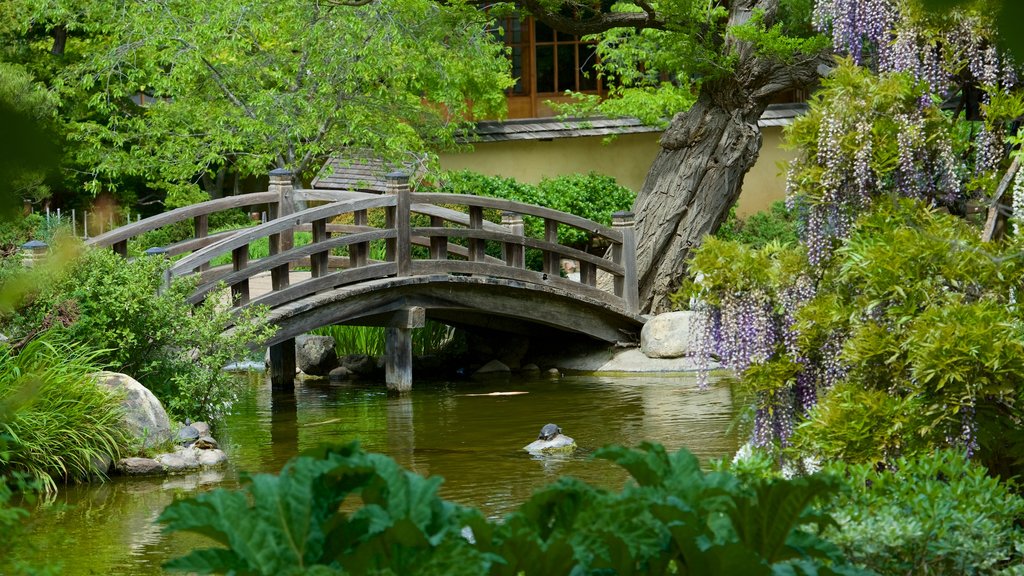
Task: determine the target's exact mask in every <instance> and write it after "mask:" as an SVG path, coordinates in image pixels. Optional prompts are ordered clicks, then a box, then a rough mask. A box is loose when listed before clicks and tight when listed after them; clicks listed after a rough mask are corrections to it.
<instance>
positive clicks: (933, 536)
mask: <svg viewBox="0 0 1024 576" xmlns="http://www.w3.org/2000/svg"><path fill="white" fill-rule="evenodd" d="M893 465H894V468H895V469H894V470H878V469H877V468H876V467H874V466H871V465H867V464H853V465H848V464H836V465H834V466H830V467H829V468H828V470H829V471H830V472H832V473H834V474H837V475H840V476H841V477H845V478H847V481H848V483H849V485H850V489H849V490H847V491H844V492H843V493H842V494H841V495H840V496H839V497H838V498H836V499H835V500H834V501H833V503H832V505H831V506H830V507H829V510H830V512H831V513H832V515H833V517H834V518H835V520H836V521H837V525H836V526H835V527H834V528H833V529H830V531H829V532H828V535H829V538H830V540H832V541H833V542H835V543H836V544H837V545H839V546H840V547H841V548H842V549H843V551H844V552H845V553H846V555H847V557H848V558H849V559H850V560H851V561H852V562H856V563H858V564H862V565H864V566H867V567H868V568H871V569H872V570H875V571H877V572H878V573H880V574H936V575H941V574H949V575H954V574H955V575H967V574H999V573H1001V571H1002V570H1004V569H1007V568H1010V567H1012V566H1018V567H1019V566H1020V565H1021V564H1024V532H1022V531H1021V529H1020V527H1019V525H1018V524H1019V523H1020V521H1021V520H1022V518H1024V499H1022V498H1021V497H1020V496H1018V495H1016V494H1014V493H1013V492H1012V491H1011V486H1009V485H1007V484H1004V483H1001V482H999V480H998V479H996V478H992V477H990V476H988V475H987V471H986V470H985V468H984V467H982V466H980V465H978V464H975V463H971V462H970V461H969V460H968V459H967V458H965V457H964V454H963V453H961V452H957V451H952V450H942V451H939V452H936V453H933V454H928V455H923V456H921V457H918V458H900V459H898V460H896V461H895V462H894V463H893Z"/></svg>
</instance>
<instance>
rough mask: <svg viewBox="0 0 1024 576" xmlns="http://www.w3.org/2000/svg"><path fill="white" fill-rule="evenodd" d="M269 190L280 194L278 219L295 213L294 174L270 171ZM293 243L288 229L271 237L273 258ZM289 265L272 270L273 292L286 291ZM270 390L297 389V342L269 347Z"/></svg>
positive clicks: (292, 234)
mask: <svg viewBox="0 0 1024 576" xmlns="http://www.w3.org/2000/svg"><path fill="white" fill-rule="evenodd" d="M268 191H270V192H277V210H276V214H275V217H276V218H283V217H286V216H289V215H291V214H292V213H294V212H295V198H294V196H293V191H292V173H291V171H289V170H285V169H283V168H278V169H276V170H271V171H270V186H269V189H268ZM293 243H294V231H293V230H292V229H288V230H285V231H283V232H281V233H280V234H272V235H271V236H270V255H271V256H273V255H275V254H280V253H282V252H287V251H288V250H291V248H292V245H293ZM288 268H289V266H288V264H282V265H281V266H278V267H276V268H274V269H272V270H271V271H270V282H271V286H272V287H273V290H274V291H275V292H276V291H277V290H283V289H285V288H287V287H288V285H289V284H290V281H289V278H288ZM270 387H271V389H273V390H293V389H294V388H295V339H294V338H289V339H287V340H284V341H282V342H278V343H277V344H273V345H271V346H270Z"/></svg>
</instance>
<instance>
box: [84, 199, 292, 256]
mask: <svg viewBox="0 0 1024 576" xmlns="http://www.w3.org/2000/svg"><path fill="white" fill-rule="evenodd" d="M276 202H277V194H276V193H274V192H256V193H254V194H243V195H241V196H227V197H225V198H218V199H216V200H209V201H206V202H200V203H199V204H192V205H191V206H183V207H181V208H176V209H174V210H171V211H169V212H164V213H162V214H157V215H156V216H151V217H149V218H146V219H145V220H140V221H138V222H134V223H132V224H128V225H126V226H121V227H120V228H117V229H115V230H112V231H110V232H107V233H106V234H100V235H99V236H96V237H93V238H90V239H89V240H86V242H85V244H86V245H87V246H98V247H108V246H112V245H114V243H115V242H120V241H121V240H127V239H129V238H134V237H136V236H138V235H139V234H142V233H144V232H149V231H151V230H156V229H157V228H163V227H164V226H167V225H169V224H174V223H176V222H183V221H185V220H188V219H190V218H195V217H196V216H199V215H203V214H213V213H215V212H221V211H224V210H230V209H232V208H241V207H243V206H254V205H256V204H275V203H276Z"/></svg>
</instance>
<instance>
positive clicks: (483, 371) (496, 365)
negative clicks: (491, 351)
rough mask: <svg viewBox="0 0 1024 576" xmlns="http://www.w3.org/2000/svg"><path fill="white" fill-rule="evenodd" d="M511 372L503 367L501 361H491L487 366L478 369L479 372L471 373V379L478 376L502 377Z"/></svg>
mask: <svg viewBox="0 0 1024 576" xmlns="http://www.w3.org/2000/svg"><path fill="white" fill-rule="evenodd" d="M511 373H512V370H511V369H510V368H509V367H508V366H506V365H505V363H504V362H502V361H501V360H491V361H490V362H488V363H487V364H484V365H483V366H481V367H480V369H479V370H477V371H476V372H473V377H474V378H476V377H478V376H502V375H508V374H511Z"/></svg>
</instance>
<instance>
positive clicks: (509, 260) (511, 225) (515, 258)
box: [501, 212, 526, 268]
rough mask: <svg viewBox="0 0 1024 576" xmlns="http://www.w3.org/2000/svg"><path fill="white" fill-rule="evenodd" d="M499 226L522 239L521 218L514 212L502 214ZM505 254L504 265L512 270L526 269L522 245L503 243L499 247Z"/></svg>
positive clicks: (522, 227)
mask: <svg viewBox="0 0 1024 576" xmlns="http://www.w3.org/2000/svg"><path fill="white" fill-rule="evenodd" d="M501 224H502V226H506V227H507V228H508V229H509V232H510V233H512V234H513V235H515V236H518V237H522V235H523V231H524V226H523V217H522V216H521V215H519V214H518V213H516V212H502V213H501ZM501 247H502V251H503V252H504V253H505V254H504V255H505V264H506V265H508V266H511V267H513V268H526V252H525V250H523V245H522V244H516V243H513V242H505V243H503V244H502V245H501Z"/></svg>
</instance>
